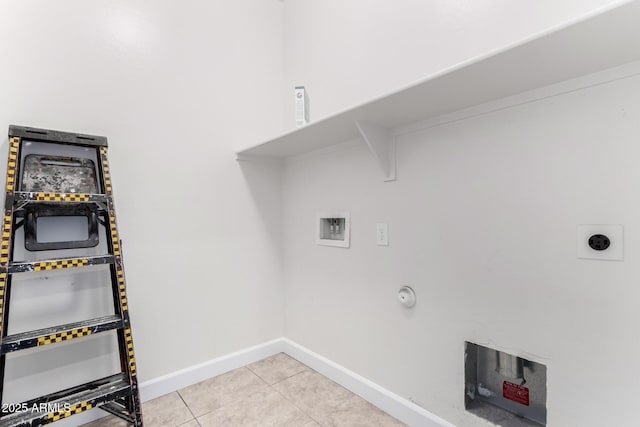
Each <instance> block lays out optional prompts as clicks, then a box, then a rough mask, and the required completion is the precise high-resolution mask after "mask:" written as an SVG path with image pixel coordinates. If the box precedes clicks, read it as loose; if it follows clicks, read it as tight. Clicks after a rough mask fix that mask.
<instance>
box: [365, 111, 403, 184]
mask: <svg viewBox="0 0 640 427" xmlns="http://www.w3.org/2000/svg"><path fill="white" fill-rule="evenodd" d="M356 127H357V128H358V132H360V135H361V136H362V139H364V142H366V143H367V146H368V147H369V150H371V153H372V154H373V157H375V158H376V161H377V162H378V165H379V166H380V169H382V173H383V174H384V180H385V181H395V179H396V145H395V141H394V138H393V135H391V131H390V130H389V129H387V128H385V127H383V126H379V125H376V124H373V123H368V122H361V121H356Z"/></svg>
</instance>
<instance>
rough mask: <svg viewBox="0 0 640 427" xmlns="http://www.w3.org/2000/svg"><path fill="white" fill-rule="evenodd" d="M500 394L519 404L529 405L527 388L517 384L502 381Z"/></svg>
mask: <svg viewBox="0 0 640 427" xmlns="http://www.w3.org/2000/svg"><path fill="white" fill-rule="evenodd" d="M502 396H503V397H504V398H505V399H509V400H513V401H514V402H518V403H520V404H521V405H525V406H529V389H528V388H526V387H523V386H521V385H518V384H514V383H510V382H509V381H505V382H503V383H502Z"/></svg>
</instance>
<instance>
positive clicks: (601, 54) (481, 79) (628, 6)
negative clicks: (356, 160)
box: [236, 0, 640, 180]
mask: <svg viewBox="0 0 640 427" xmlns="http://www.w3.org/2000/svg"><path fill="white" fill-rule="evenodd" d="M637 60H640V0H634V1H631V2H624V3H622V4H619V5H617V6H616V7H614V8H611V9H607V10H604V11H601V12H599V13H597V14H595V15H592V16H587V17H582V18H580V19H578V20H576V21H574V22H571V23H569V24H565V25H563V26H562V27H559V28H555V29H553V30H551V31H547V32H545V33H543V34H538V35H536V36H535V37H533V38H530V39H527V40H524V41H521V42H518V43H516V44H515V45H512V46H509V47H507V48H504V49H500V50H499V51H495V52H491V53H489V54H487V55H484V56H482V57H478V58H473V59H471V60H469V61H466V62H464V63H461V64H458V65H456V66H454V67H451V68H448V69H446V70H443V71H441V72H438V73H436V74H433V75H431V76H428V77H427V78H425V79H423V80H420V81H418V82H417V83H414V84H412V85H410V86H408V87H405V88H402V89H400V90H397V91H395V92H393V93H390V94H388V95H385V96H382V97H379V98H376V99H374V100H372V101H369V102H366V103H364V104H362V105H358V106H356V107H353V108H349V109H346V110H344V111H341V112H338V113H336V114H333V115H331V116H328V117H325V118H323V119H321V120H317V121H315V122H311V123H310V124H308V125H306V126H304V127H302V128H298V129H295V130H292V131H289V132H286V133H284V134H282V135H280V136H277V137H275V138H271V139H269V140H267V141H264V142H262V143H260V144H257V145H254V146H251V147H248V148H245V149H242V150H239V151H237V152H236V154H237V157H238V159H239V160H243V159H249V158H251V159H254V158H284V157H290V156H295V155H299V154H303V153H307V152H311V151H315V150H318V149H320V148H323V147H327V146H330V145H334V144H338V143H341V142H345V141H349V140H352V139H356V138H358V137H362V138H363V140H364V141H365V142H366V144H367V146H368V147H369V148H370V149H371V151H372V153H373V154H374V157H375V159H376V160H377V162H378V163H379V165H380V168H381V170H382V173H383V175H384V178H385V180H392V179H395V147H394V145H393V136H392V135H393V132H392V130H393V129H394V128H396V127H399V126H403V125H407V124H410V123H414V122H417V121H420V120H425V119H429V118H433V117H437V116H441V115H443V114H448V113H452V112H455V111H458V110H461V109H465V108H469V107H472V106H476V105H479V104H483V103H486V102H489V101H493V100H497V99H500V98H505V97H508V96H512V95H516V94H519V93H522V92H525V91H530V90H533V89H537V88H541V87H544V86H547V85H551V84H553V83H558V82H562V81H565V80H569V79H572V78H576V77H579V76H583V75H587V74H591V73H595V72H598V71H602V70H605V69H608V68H612V67H616V66H619V65H623V64H627V63H630V62H633V61H637Z"/></svg>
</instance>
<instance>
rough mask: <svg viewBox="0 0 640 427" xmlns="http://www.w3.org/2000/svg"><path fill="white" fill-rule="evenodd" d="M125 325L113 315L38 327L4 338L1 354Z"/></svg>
mask: <svg viewBox="0 0 640 427" xmlns="http://www.w3.org/2000/svg"><path fill="white" fill-rule="evenodd" d="M123 326H124V322H123V320H122V318H121V317H120V316H118V315H111V316H104V317H98V318H96V319H90V320H84V321H82V322H74V323H68V324H66V325H60V326H53V327H50V328H44V329H38V330H36V331H29V332H22V333H20V334H15V335H8V336H7V337H5V338H4V339H2V346H1V348H0V354H6V353H11V352H13V351H19V350H25V349H27V348H32V347H41V346H43V345H48V344H55V343H58V342H62V341H68V340H72V339H75V338H81V337H84V336H87V335H91V334H97V333H100V332H104V331H110V330H112V329H118V328H122V327H123Z"/></svg>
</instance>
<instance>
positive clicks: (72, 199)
mask: <svg viewBox="0 0 640 427" xmlns="http://www.w3.org/2000/svg"><path fill="white" fill-rule="evenodd" d="M34 146H37V147H43V146H44V147H47V149H46V150H44V151H46V152H47V153H45V154H44V155H38V154H33V153H32V154H31V155H27V154H26V153H27V152H30V151H34V148H33V147H34ZM56 147H64V149H63V150H62V151H64V150H67V151H64V152H68V151H69V150H72V149H73V150H75V149H78V150H80V151H81V152H83V153H85V154H83V155H82V156H79V157H64V156H56V155H52V154H51V152H55V149H56ZM69 147H72V148H69ZM86 153H88V154H86ZM92 159H93V160H92ZM92 169H93V175H92ZM67 172H72V173H70V174H68V176H66V175H65V173H67ZM70 186H72V187H73V188H70ZM87 189H88V190H89V191H87ZM65 215H68V216H86V218H87V222H88V228H89V230H88V236H89V237H88V239H86V240H81V241H65V242H49V241H44V242H40V241H38V239H37V220H38V218H39V217H40V218H42V217H46V216H65ZM100 226H102V227H104V235H106V246H107V248H108V250H107V252H108V253H106V254H103V255H98V256H94V255H92V256H80V257H68V256H67V257H54V258H51V259H46V260H36V261H24V260H14V258H13V253H14V243H15V240H14V239H15V235H16V231H17V230H19V229H20V228H23V229H24V240H25V247H26V250H28V251H39V250H40V251H45V250H46V251H52V250H53V251H55V250H58V249H77V248H89V247H95V246H96V245H97V244H98V236H99V232H98V231H99V230H98V229H99V227H100ZM43 240H44V239H43ZM67 253H68V251H67ZM100 264H106V265H108V266H109V269H110V281H111V288H112V293H113V305H114V313H113V314H112V315H109V316H103V317H99V318H95V319H88V320H83V321H79V322H74V323H68V324H65V325H58V326H52V327H47V328H43V329H38V330H33V331H28V332H23V333H18V334H14V335H8V334H7V330H8V329H7V327H8V321H9V306H10V295H11V279H12V277H13V275H15V274H30V273H33V272H38V271H49V270H59V269H77V268H84V267H88V266H94V265H100ZM97 273H100V272H97ZM102 273H103V274H106V273H105V272H104V271H102ZM92 274H93V273H92ZM106 331H116V334H117V338H118V350H119V354H120V371H121V372H119V373H117V374H115V375H111V376H108V377H105V378H99V379H96V380H94V381H91V382H88V383H85V384H79V385H77V386H75V387H71V388H67V389H65V390H61V391H57V392H55V393H50V394H47V395H45V396H41V397H38V398H36V399H32V400H29V401H26V402H20V403H18V402H4V401H3V399H2V392H3V389H4V385H5V384H4V381H5V362H6V357H7V354H8V353H11V352H17V351H22V350H27V349H33V348H38V349H41V350H42V351H43V352H46V351H47V350H48V349H49V348H51V347H48V346H50V345H55V344H56V343H59V342H62V341H69V340H74V339H82V338H83V337H85V336H87V335H92V334H99V333H102V332H106ZM32 351H34V350H32ZM0 403H2V412H1V413H0V427H10V426H11V427H14V426H40V425H44V424H49V423H52V422H55V421H58V420H61V419H64V418H67V417H69V416H72V415H75V414H78V413H81V412H84V411H87V410H89V409H91V408H100V409H103V410H105V411H106V412H109V413H111V414H113V415H116V416H118V417H120V418H122V419H124V420H126V421H127V422H128V423H130V424H132V425H134V426H142V413H141V408H140V397H139V391H138V380H137V376H136V363H135V358H134V352H133V339H132V336H131V323H130V320H129V307H128V303H127V296H126V287H125V275H124V265H123V261H122V254H121V242H120V240H119V238H118V229H117V226H116V215H115V209H114V205H113V197H112V188H111V178H110V173H109V163H108V160H107V139H106V138H105V137H100V136H91V135H80V134H74V133H67V132H58V131H51V130H45V129H36V128H27V127H22V126H10V127H9V159H8V163H7V180H6V195H5V205H4V216H3V221H2V241H1V244H0Z"/></svg>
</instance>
